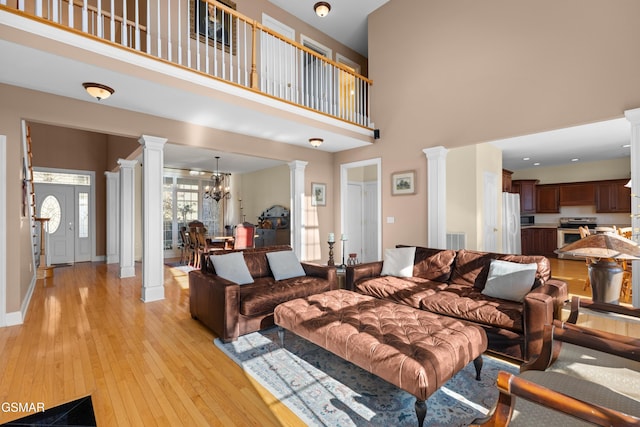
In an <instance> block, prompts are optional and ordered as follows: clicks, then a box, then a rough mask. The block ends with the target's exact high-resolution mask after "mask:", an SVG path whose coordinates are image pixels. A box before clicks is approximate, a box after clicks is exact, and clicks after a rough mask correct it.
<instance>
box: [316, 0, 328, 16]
mask: <svg viewBox="0 0 640 427" xmlns="http://www.w3.org/2000/svg"><path fill="white" fill-rule="evenodd" d="M313 10H315V11H316V15H318V16H319V17H320V18H324V17H325V16H327V15H328V14H329V11H330V10H331V5H330V4H329V3H327V2H326V1H319V2H318V3H316V4H314V5H313Z"/></svg>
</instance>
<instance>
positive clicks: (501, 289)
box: [482, 259, 538, 302]
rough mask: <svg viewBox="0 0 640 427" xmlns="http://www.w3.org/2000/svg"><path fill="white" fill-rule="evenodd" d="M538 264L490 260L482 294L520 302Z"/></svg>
mask: <svg viewBox="0 0 640 427" xmlns="http://www.w3.org/2000/svg"><path fill="white" fill-rule="evenodd" d="M537 269H538V264H536V263H531V264H520V263H517V262H509V261H501V260H499V259H493V260H491V265H490V267H489V275H488V277H487V283H486V284H485V286H484V289H483V290H482V293H483V294H484V295H487V296H490V297H494V298H501V299H508V300H509V301H517V302H520V301H522V299H523V298H524V296H525V295H526V294H527V293H528V292H529V291H530V290H531V287H532V286H533V281H534V280H535V278H536V271H537Z"/></svg>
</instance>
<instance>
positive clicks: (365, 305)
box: [274, 289, 487, 426]
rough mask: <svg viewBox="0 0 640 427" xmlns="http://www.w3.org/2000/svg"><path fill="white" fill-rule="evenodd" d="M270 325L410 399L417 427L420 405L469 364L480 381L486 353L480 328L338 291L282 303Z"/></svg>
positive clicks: (423, 408) (424, 408) (420, 419)
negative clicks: (379, 380)
mask: <svg viewBox="0 0 640 427" xmlns="http://www.w3.org/2000/svg"><path fill="white" fill-rule="evenodd" d="M274 321H275V323H276V324H277V325H279V326H280V327H282V328H284V329H287V330H289V331H291V332H293V333H295V334H296V335H299V336H301V337H303V338H306V339H307V340H309V341H311V342H313V343H314V344H316V345H318V346H320V347H323V348H324V349H326V350H328V351H331V352H332V353H334V354H336V355H337V356H340V357H341V358H343V359H345V360H347V361H349V362H351V363H354V364H355V365H357V366H359V367H361V368H363V369H365V370H367V371H369V372H371V373H372V374H374V375H377V376H379V377H380V378H382V379H384V380H386V381H388V382H390V383H391V384H393V385H395V386H397V387H399V388H401V389H402V390H405V391H406V392H408V393H411V394H412V395H414V396H415V397H416V404H415V409H416V415H417V417H418V425H419V426H422V424H423V422H424V418H425V416H426V413H427V406H426V404H425V400H426V399H427V398H428V397H429V396H430V395H431V394H433V393H434V392H435V391H436V390H438V388H440V386H442V385H443V384H444V383H446V382H447V381H448V380H449V379H451V377H453V376H454V375H455V374H456V373H457V372H458V371H460V370H461V369H462V368H464V367H465V366H466V365H467V364H468V363H469V362H471V361H473V362H474V365H475V368H476V379H480V370H481V368H482V353H483V352H484V351H485V350H486V349H487V336H486V334H485V332H484V330H483V329H482V327H480V326H476V325H473V324H471V323H468V322H464V321H461V320H457V319H453V318H450V317H446V316H439V315H436V314H433V313H430V312H428V311H424V310H419V309H415V308H413V307H409V306H406V305H402V304H396V303H394V302H391V301H387V300H382V299H378V298H374V297H371V296H367V295H362V294H359V293H355V292H351V291H347V290H343V289H339V290H333V291H328V292H324V293H320V294H316V295H311V296H309V297H305V298H298V299H294V300H291V301H288V302H285V303H282V304H280V305H278V306H277V307H276V308H275V311H274ZM282 333H284V331H282Z"/></svg>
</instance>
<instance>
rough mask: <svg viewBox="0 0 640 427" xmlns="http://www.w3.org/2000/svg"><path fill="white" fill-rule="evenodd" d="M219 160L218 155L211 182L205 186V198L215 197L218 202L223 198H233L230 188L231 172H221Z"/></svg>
mask: <svg viewBox="0 0 640 427" xmlns="http://www.w3.org/2000/svg"><path fill="white" fill-rule="evenodd" d="M219 161H220V156H216V171H215V172H214V173H213V175H211V184H210V185H207V186H206V187H205V188H204V198H205V199H213V200H215V201H216V203H217V202H219V201H220V200H222V199H230V198H231V191H230V188H229V187H230V183H229V181H230V179H231V174H230V173H228V172H220V169H219V168H218V162H219Z"/></svg>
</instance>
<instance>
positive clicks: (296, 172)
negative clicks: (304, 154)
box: [289, 160, 308, 261]
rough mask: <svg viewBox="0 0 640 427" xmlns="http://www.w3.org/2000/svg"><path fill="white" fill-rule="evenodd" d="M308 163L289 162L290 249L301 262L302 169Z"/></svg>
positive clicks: (304, 255)
mask: <svg viewBox="0 0 640 427" xmlns="http://www.w3.org/2000/svg"><path fill="white" fill-rule="evenodd" d="M307 164H308V162H303V161H301V160H294V161H292V162H289V170H290V171H291V178H290V182H291V247H292V248H293V251H294V252H295V253H296V255H297V256H298V259H299V260H301V261H304V260H306V256H307V254H306V251H305V250H304V249H305V245H304V241H305V240H306V239H305V234H306V226H305V224H304V215H303V213H304V208H305V203H304V202H305V200H304V197H305V195H304V169H305V167H306V166H307Z"/></svg>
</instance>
